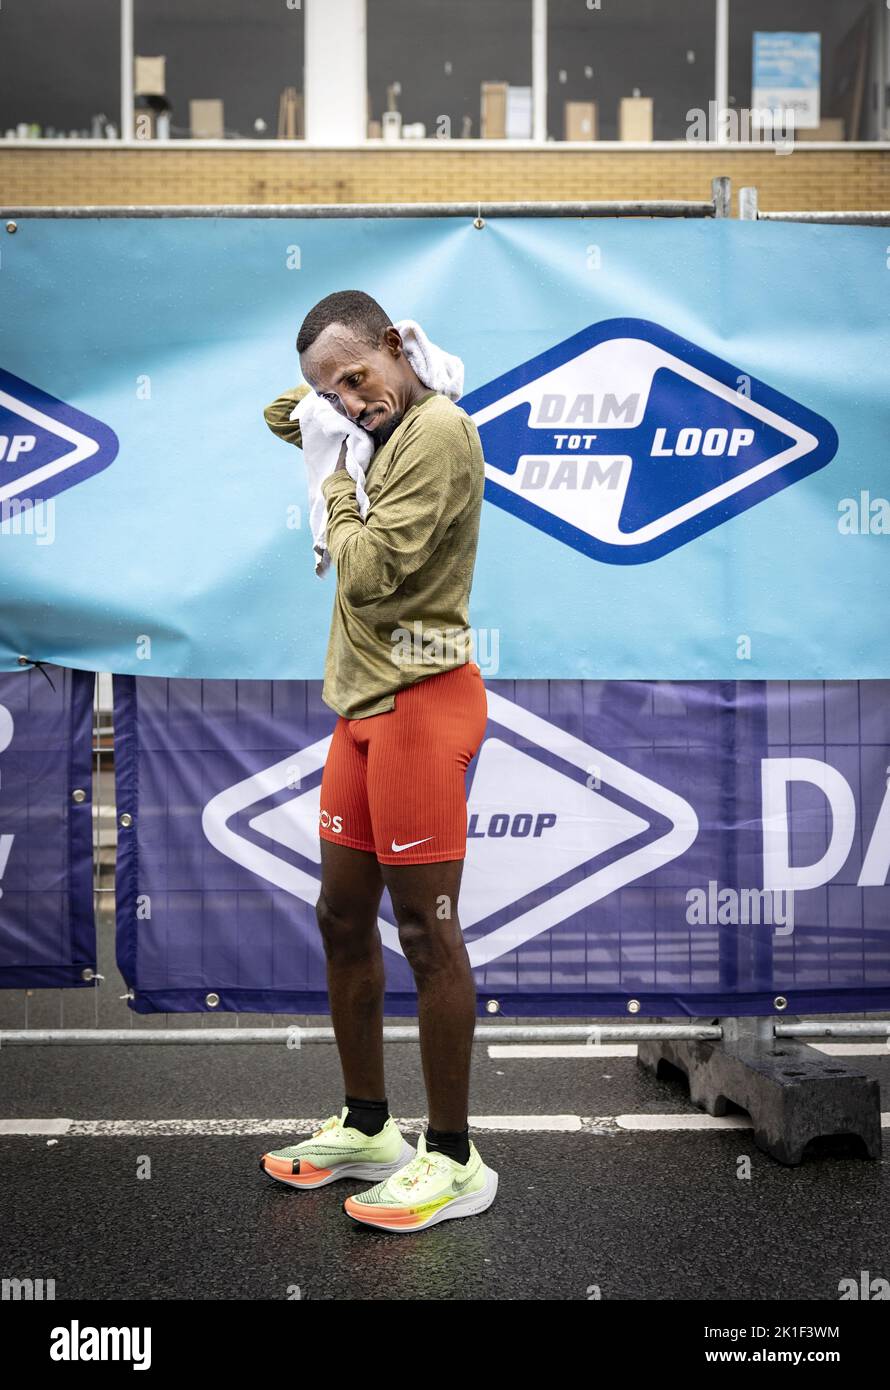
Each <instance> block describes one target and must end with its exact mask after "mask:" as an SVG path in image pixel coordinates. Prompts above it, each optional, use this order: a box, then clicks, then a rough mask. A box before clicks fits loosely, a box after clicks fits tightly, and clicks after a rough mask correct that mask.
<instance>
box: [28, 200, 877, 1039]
mask: <svg viewBox="0 0 890 1390" xmlns="http://www.w3.org/2000/svg"><path fill="white" fill-rule="evenodd" d="M711 193H712V196H711V200H710V201H709V202H695V201H692V202H689V201H679V200H673V199H665V200H658V199H656V200H645V199H631V200H625V201H617V202H503V203H483V202H482V201H477V202H475V203H466V202H463V203H345V204H330V203H307V204H298V203H294V204H285V203H260V204H237V205H232V206H229V207H224V206H216V205H195V206H173V205H171V206H169V207H163V206H134V207H124V206H110V207H103V206H93V207H20V208H8V209H2V210H0V219H2V220H5V221H6V230H7V232H14V231H15V230H16V227H15V219H17V218H25V219H29V218H45V217H49V218H65V217H70V218H106V217H108V218H121V217H138V218H154V217H158V218H161V217H267V218H281V217H288V218H296V217H301V218H302V217H312V218H330V217H347V218H356V217H383V218H392V217H468V218H472V220H473V225H474V226H475V227H477V228H480V229H481V228H482V227H484V226H485V218H486V216H489V217H593V218H596V217H690V218H707V217H714V218H725V217H730V216H731V181H730V179H729V178H727V177H725V176H718V177H716V178H713V179H712V180H711ZM739 218H740V219H741V220H743V221H774V222H780V221H781V222H828V223H843V224H853V225H863V226H890V212H768V213H767V212H760V211H759V209H758V197H757V189H756V188H741V189H740V190H739ZM104 674H107V673H105V672H97V673H96V682H95V687H94V692H93V785H94V796H93V802H92V805H93V908H94V913H95V914H96V916H97V917H98V907H99V902H100V899H101V895H102V894H105V893H111V894H113V893H114V891H115V890H114V887H102V884H101V862H100V854H101V848H102V844H101V836H102V812H103V804H102V771H103V768H102V756H103V754H108V753H110V754H112V756H113V752H114V727H113V719H112V717H111V711H110V710H109V709H107V708H106V707H103V706H102V704H101V701H100V682H99V676H100V675H104ZM106 713H107V714H108V715H109V718H108V720H107V722H105V723H103V718H102V716H103V714H106ZM106 740H107V743H106ZM92 978H93V979H94V981H95V986H96V990H97V997H96V1025H97V1026H96V1027H95V1028H28V1026H27V1007H26V1026H25V1028H24V1029H8V1030H5V1031H0V1046H9V1045H15V1046H37V1045H46V1044H52V1045H54V1046H59V1045H81V1044H84V1043H86V1044H101V1043H122V1044H131V1043H139V1044H142V1043H154V1044H157V1045H165V1044H169V1045H176V1044H185V1045H194V1044H196V1043H275V1044H281V1043H286V1044H289V1045H290V1046H291V1047H293V1046H295V1045H296V1046H301V1045H302V1044H303V1043H331V1042H335V1041H336V1039H335V1035H334V1030H333V1028H326V1027H311V1028H310V1027H300V1026H297V1025H289V1026H287V1027H284V1028H240V1027H239V1026H238V1019H239V1015H238V1014H236V1015H235V1025H234V1026H233V1027H231V1028H203V1027H200V1028H181V1029H180V1028H155V1027H150V1026H149V1027H136V1026H131V1027H130V1028H128V1029H123V1028H99V1027H98V986H99V984H100V982H101V981H102V980H103V979H104V976H102V975H100V974H95V975H94V976H92ZM60 992H61V993H63V994H64V991H60ZM27 993H30V991H26V994H27ZM121 998H124V999H125V998H127V995H122V996H121ZM777 1007H781V1004H780V1003H779V1002H778V1001H777ZM492 1012H496V1008H495V1010H492ZM133 1024H134V1025H135V1018H134V1020H133ZM419 1036H420V1034H419V1029H418V1027H417V1026H399V1025H393V1026H386V1027H384V1029H383V1038H384V1041H385V1042H415V1041H417V1040H418V1039H419ZM739 1037H747V1038H756V1039H759V1040H761V1041H762V1042H764V1043H766V1044H767V1045H770V1044H771V1043H772V1041H773V1040H774V1039H776V1038H800V1039H817V1038H856V1039H862V1038H886V1039H887V1041H888V1045H890V1020H888V1021H884V1020H882V1019H875V1020H856V1019H854V1020H837V1019H832V1020H831V1021H830V1022H828V1023H813V1022H797V1023H782V1022H780V1021H776V1020H775V1019H774V1018H772V1017H744V1018H734V1017H732V1016H728V1017H726V1018H723V1019H717V1020H714V1021H713V1023H710V1024H706V1023H701V1024H695V1023H676V1024H670V1023H651V1024H621V1023H603V1024H600V1023H589V1024H552V1025H551V1024H519V1025H516V1024H500V1025H497V1026H495V1027H477V1028H476V1030H475V1033H474V1041H476V1042H488V1043H496V1042H504V1041H510V1042H531V1041H536V1042H542V1041H548V1040H549V1041H561V1042H572V1041H575V1042H583V1043H584V1044H585V1045H586V1046H587V1047H588V1048H590V1050H592V1051H594V1050H595V1049H596V1047H597V1046H599V1045H600V1044H605V1043H621V1042H626V1041H631V1042H656V1041H661V1040H671V1041H675V1042H681V1041H686V1042H695V1041H701V1042H704V1041H709V1040H711V1041H720V1040H727V1041H729V1040H730V1039H736V1038H739Z"/></svg>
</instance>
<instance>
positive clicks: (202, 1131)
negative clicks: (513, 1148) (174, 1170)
mask: <svg viewBox="0 0 890 1390" xmlns="http://www.w3.org/2000/svg"><path fill="white" fill-rule="evenodd" d="M396 1119H397V1123H398V1125H399V1127H400V1129H402V1130H403V1131H405V1132H406V1133H409V1134H410V1133H411V1132H412V1131H416V1132H419V1131H421V1130H425V1129H426V1124H427V1121H426V1118H425V1117H415V1118H408V1119H403V1118H399V1117H396ZM322 1123H323V1120H322V1119H320V1118H317V1117H316V1118H312V1117H310V1118H308V1119H307V1118H305V1117H304V1118H300V1119H281V1120H274V1119H273V1120H63V1119H33V1120H31V1119H21V1120H0V1137H3V1136H9V1137H23V1136H33V1135H44V1136H47V1135H51V1136H53V1137H56V1138H59V1137H61V1138H66V1139H84V1138H93V1139H119V1138H134V1137H138V1138H149V1139H150V1138H155V1137H157V1138H171V1137H179V1138H186V1139H189V1138H220V1137H226V1136H228V1137H234V1136H238V1135H252V1134H253V1135H265V1134H274V1135H281V1134H286V1135H289V1134H303V1135H305V1134H311V1133H312V1131H313V1130H316V1129H318V1128H319V1127H320V1125H321V1124H322ZM469 1125H470V1129H471V1130H477V1131H479V1132H480V1133H482V1132H488V1133H496V1132H498V1131H502V1132H507V1133H513V1134H517V1133H542V1132H556V1131H558V1132H560V1133H567V1134H571V1133H574V1134H603V1133H615V1132H616V1131H618V1130H632V1131H636V1132H638V1133H641V1132H644V1131H653V1132H667V1131H671V1130H713V1129H750V1128H751V1121H750V1119H749V1118H748V1116H747V1115H706V1114H704V1113H703V1112H700V1111H688V1112H685V1113H683V1114H679V1115H674V1114H671V1115H668V1114H654V1115H653V1114H649V1115H644V1114H640V1115H587V1116H584V1115H471V1116H470V1119H469ZM881 1126H882V1128H884V1129H890V1110H887V1111H884V1112H883V1113H882V1114H881Z"/></svg>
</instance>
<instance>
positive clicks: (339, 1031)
mask: <svg viewBox="0 0 890 1390" xmlns="http://www.w3.org/2000/svg"><path fill="white" fill-rule="evenodd" d="M320 843H321V896H320V897H319V899H318V905H317V907H316V913H317V916H318V926H319V930H320V932H321V937H322V941H323V943H324V950H325V956H326V957H327V975H328V996H329V999H330V1004H331V1020H332V1023H333V1028H334V1036H335V1037H336V1039H337V1048H338V1051H339V1053H340V1065H341V1067H342V1069H343V1084H344V1088H345V1092H346V1094H347V1095H350V1096H356V1097H361V1099H363V1100H382V1099H383V1097H384V1096H385V1095H386V1091H385V1089H384V1079H383V991H384V974H383V948H382V946H381V943H380V931H379V928H378V926H377V909H378V907H379V906H380V899H381V897H382V896H383V878H382V877H381V873H380V865H379V864H378V862H377V857H376V855H374V854H369V853H367V852H366V851H365V850H360V849H348V848H347V847H346V846H345V845H337V844H333V843H332V842H331V841H330V840H321V841H320Z"/></svg>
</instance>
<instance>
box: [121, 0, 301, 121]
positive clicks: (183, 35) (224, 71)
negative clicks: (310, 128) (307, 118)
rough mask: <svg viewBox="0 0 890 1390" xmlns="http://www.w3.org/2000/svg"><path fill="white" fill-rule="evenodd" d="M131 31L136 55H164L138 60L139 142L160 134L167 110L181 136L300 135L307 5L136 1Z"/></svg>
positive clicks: (259, 0)
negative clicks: (160, 120)
mask: <svg viewBox="0 0 890 1390" xmlns="http://www.w3.org/2000/svg"><path fill="white" fill-rule="evenodd" d="M133 30H134V49H135V54H136V56H137V58H144V59H151V58H158V57H162V58H163V59H164V62H163V64H162V65H160V66H159V65H158V64H156V63H155V64H152V63H150V62H147V63H139V62H138V61H137V63H136V84H135V87H134V91H135V92H136V99H135V105H136V132H135V133H136V136H137V138H139V136H140V134H141V133H144V134H145V135H146V136H148V137H149V138H157V137H158V135H159V134H162V133H163V130H164V123H161V125H160V130H159V128H158V121H157V117H158V116H159V115H164V114H166V116H167V119H168V121H169V132H170V136H171V137H172V138H173V139H178V138H182V139H190V138H191V139H202V138H204V139H220V140H222V139H231V140H238V139H241V140H256V139H265V138H267V137H271V138H276V137H277V136H278V134H279V131H280V132H281V134H282V135H283V136H286V137H289V138H291V139H300V138H302V136H303V130H304V124H303V109H302V98H303V11H302V6H301V7H299V8H293V7H291V6H289V5H288V4H286V3H285V0H249V3H245V0H200V3H197V2H196V0H192V3H190V4H188V5H184V4H182V0H135V5H134V15H133ZM159 77H160V79H161V80H160V82H159V81H158V78H159ZM158 86H160V87H161V88H162V95H161V94H159V93H158V92H157V91H156V90H154V89H155V88H157V87H158ZM140 88H142V89H143V90H142V91H141V92H140ZM165 107H166V108H168V109H167V110H166V111H165ZM140 113H141V114H142V120H141V121H140V119H139V118H140Z"/></svg>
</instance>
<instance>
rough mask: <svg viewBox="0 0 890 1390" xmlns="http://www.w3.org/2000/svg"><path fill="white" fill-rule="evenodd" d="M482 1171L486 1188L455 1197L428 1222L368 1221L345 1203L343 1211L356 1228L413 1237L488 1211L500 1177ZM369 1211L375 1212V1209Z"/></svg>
mask: <svg viewBox="0 0 890 1390" xmlns="http://www.w3.org/2000/svg"><path fill="white" fill-rule="evenodd" d="M482 1171H483V1172H484V1174H485V1186H484V1187H483V1188H481V1189H480V1190H479V1191H478V1192H468V1193H467V1195H466V1197H455V1198H454V1199H453V1200H452V1201H450V1202H449V1203H448V1205H447V1206H444V1207H440V1208H439V1210H438V1211H436V1212H433V1214H432V1216H430V1217H427V1219H426V1221H421V1222H420V1223H419V1224H415V1225H413V1226H412V1225H408V1224H407V1223H406V1222H401V1223H397V1222H394V1221H387V1220H377V1219H374V1218H373V1217H372V1218H371V1219H370V1220H368V1219H367V1218H364V1217H360V1216H355V1215H354V1213H353V1212H351V1211H349V1210H348V1209H347V1206H346V1203H345V1202H344V1204H343V1210H344V1212H346V1215H347V1216H348V1217H349V1219H350V1221H354V1222H355V1224H356V1226H364V1227H366V1228H369V1229H371V1230H374V1231H392V1232H394V1233H395V1234H396V1235H413V1234H414V1232H415V1231H425V1230H427V1228H428V1227H430V1226H435V1225H436V1224H437V1223H438V1222H439V1221H453V1220H456V1219H458V1218H459V1217H462V1216H478V1215H479V1213H480V1212H481V1211H485V1210H487V1208H488V1207H490V1206H491V1204H492V1202H493V1201H494V1199H495V1197H496V1196H497V1191H498V1175H497V1173H496V1172H495V1171H494V1169H492V1168H486V1167H483V1170H482ZM369 1210H371V1211H373V1207H371V1208H369Z"/></svg>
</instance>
